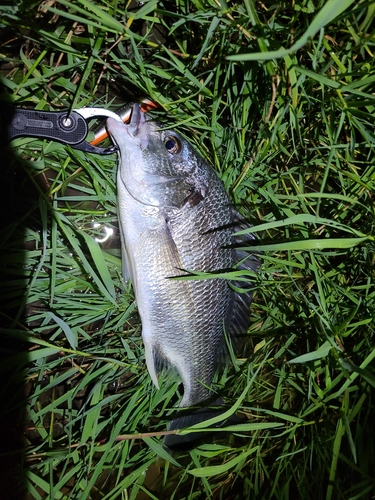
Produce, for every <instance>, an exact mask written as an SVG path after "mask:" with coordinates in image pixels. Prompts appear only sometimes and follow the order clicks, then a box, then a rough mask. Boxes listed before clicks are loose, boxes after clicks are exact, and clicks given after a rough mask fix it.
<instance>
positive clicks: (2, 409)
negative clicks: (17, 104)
mask: <svg viewBox="0 0 375 500" xmlns="http://www.w3.org/2000/svg"><path fill="white" fill-rule="evenodd" d="M1 95H2V96H3V95H4V94H3V93H2V94H1ZM0 106H1V109H0V120H1V121H0V130H1V142H0V154H1V168H0V204H1V205H0V275H1V276H0V335H1V343H0V377H1V384H0V401H1V406H0V429H1V437H2V439H1V451H0V477H1V495H0V496H1V498H6V499H9V500H11V499H17V500H19V499H24V498H25V489H24V470H25V465H24V450H25V446H26V441H25V439H24V432H25V422H26V408H25V404H26V398H27V396H26V380H25V378H24V375H23V371H24V368H25V366H26V365H27V363H28V360H29V351H28V350H29V348H30V345H29V344H28V343H27V342H25V341H24V339H25V335H27V328H25V326H24V318H25V310H26V300H25V297H26V293H27V287H28V282H29V278H28V277H29V276H30V272H27V271H26V269H27V263H26V251H27V242H26V239H25V233H26V228H27V227H29V224H30V218H33V219H34V221H35V220H38V219H37V216H35V217H32V213H33V212H34V211H35V210H36V211H37V210H38V201H37V199H38V197H37V193H36V190H35V188H34V186H33V185H32V183H31V182H30V179H29V178H28V176H27V173H26V170H25V169H24V167H23V161H22V159H21V158H19V157H18V156H17V151H16V150H14V149H13V148H12V147H10V146H9V144H7V141H6V133H5V130H6V126H7V121H9V120H10V119H11V114H9V113H6V116H4V113H1V110H2V109H4V105H2V104H1V103H0ZM34 224H35V222H34Z"/></svg>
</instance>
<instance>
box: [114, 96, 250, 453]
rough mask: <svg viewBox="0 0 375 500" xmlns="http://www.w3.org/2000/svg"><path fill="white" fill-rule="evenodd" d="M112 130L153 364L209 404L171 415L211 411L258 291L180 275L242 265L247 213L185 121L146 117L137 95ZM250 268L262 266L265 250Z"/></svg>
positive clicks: (126, 238) (123, 229)
mask: <svg viewBox="0 0 375 500" xmlns="http://www.w3.org/2000/svg"><path fill="white" fill-rule="evenodd" d="M107 130H108V132H109V135H110V137H111V139H112V140H113V142H114V143H115V144H116V145H117V147H118V155H119V160H118V162H119V167H118V173H117V200H118V219H119V227H120V236H121V248H122V264H123V278H124V280H125V281H126V282H128V281H129V280H130V281H131V283H132V285H133V289H134V294H135V300H136V304H137V307H138V312H139V315H140V319H141V324H142V340H143V344H144V348H145V358H146V365H147V369H148V372H149V374H150V377H151V379H152V381H153V383H154V384H155V386H156V387H157V388H159V382H158V375H159V374H160V372H161V371H162V370H163V369H173V370H175V371H177V373H178V375H179V377H180V378H181V381H182V384H183V389H184V392H183V397H182V400H181V402H180V405H179V406H180V407H181V408H185V407H196V406H198V407H200V409H198V410H197V411H193V412H191V413H189V414H186V416H185V412H183V413H182V417H181V416H180V417H177V418H175V419H174V420H173V421H172V422H171V423H170V425H169V430H174V429H180V428H182V427H187V426H190V425H192V424H193V423H196V422H199V421H202V420H205V419H207V418H209V417H210V416H212V414H213V413H212V412H211V413H207V412H205V411H204V406H205V402H207V401H209V400H210V398H212V396H213V391H212V388H211V386H212V382H213V379H214V376H215V374H216V372H217V370H218V369H220V365H221V360H222V359H223V358H224V357H225V349H226V348H225V345H226V343H225V333H224V332H226V334H228V335H234V334H236V332H237V333H238V332H239V331H241V332H242V333H244V332H245V333H246V330H247V327H248V321H249V316H250V314H249V304H250V302H251V295H250V294H246V293H237V292H236V291H235V290H234V289H233V288H232V287H230V286H229V283H228V281H227V280H225V279H220V278H217V277H215V278H212V279H211V278H210V279H204V280H202V279H196V280H181V279H176V278H178V277H181V276H184V275H186V274H188V273H189V272H193V271H203V272H207V273H210V272H221V271H223V270H228V269H231V268H233V266H234V265H236V264H237V263H238V261H239V260H241V259H242V258H243V254H241V253H239V252H238V251H237V250H236V249H235V248H234V246H233V239H232V234H233V231H234V224H235V223H237V221H238V217H239V215H238V213H237V212H236V211H235V209H234V208H233V206H232V204H231V202H230V199H229V196H228V194H227V192H226V190H225V188H224V186H223V183H222V182H221V180H220V179H219V177H218V175H217V173H216V172H215V171H214V169H213V168H212V167H211V166H210V165H209V164H208V162H206V161H205V160H204V159H203V158H202V156H201V155H200V154H199V153H198V152H197V151H196V150H195V149H194V148H193V147H192V146H191V145H190V143H189V142H188V141H187V140H186V139H185V138H184V137H182V136H181V135H180V134H178V133H177V132H176V131H174V130H163V129H162V127H161V125H160V124H158V123H156V122H154V121H152V120H146V115H145V113H144V112H143V111H142V109H141V108H140V106H139V105H138V104H135V105H133V107H132V110H131V117H130V121H129V122H128V123H122V122H119V121H116V120H113V119H111V118H108V119H107ZM247 268H248V269H253V270H256V268H257V259H256V258H251V259H250V263H249V264H248V265H247ZM218 401H219V400H216V401H215V404H216V403H217V402H218ZM219 403H220V401H219ZM179 413H180V412H179ZM188 436H190V438H189V437H188ZM189 439H190V440H193V439H194V434H193V433H192V434H187V435H185V436H178V435H177V434H174V435H173V434H170V435H167V436H165V438H164V444H165V445H166V446H168V447H172V446H178V445H179V444H182V443H183V442H186V441H189Z"/></svg>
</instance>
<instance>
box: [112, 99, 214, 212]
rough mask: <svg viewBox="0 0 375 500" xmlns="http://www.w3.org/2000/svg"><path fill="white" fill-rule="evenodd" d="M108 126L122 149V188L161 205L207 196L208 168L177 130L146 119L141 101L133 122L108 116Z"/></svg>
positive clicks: (192, 203)
mask: <svg viewBox="0 0 375 500" xmlns="http://www.w3.org/2000/svg"><path fill="white" fill-rule="evenodd" d="M107 129H108V132H109V134H110V136H111V138H112V140H113V141H114V142H115V144H117V146H118V149H119V156H120V161H119V175H118V180H119V184H121V185H119V189H123V188H124V189H126V190H127V191H128V192H129V194H130V195H131V196H132V197H133V198H134V199H136V200H137V201H138V202H140V203H142V204H144V205H148V206H152V207H159V208H172V209H175V208H182V207H184V206H185V205H187V206H189V207H193V206H195V205H197V204H198V203H199V202H200V201H201V200H202V199H204V197H205V193H206V191H207V186H208V178H207V177H208V176H207V167H206V168H204V167H203V165H202V164H203V163H204V162H203V160H202V158H200V156H199V155H198V154H197V153H196V152H195V151H194V150H193V149H192V148H191V146H190V145H189V143H188V142H187V141H186V140H185V139H184V138H182V137H181V136H180V135H179V134H178V133H177V132H175V131H172V130H160V127H159V126H158V125H157V124H156V123H155V122H150V121H146V118H145V114H144V112H143V111H142V110H141V108H140V106H139V105H138V104H135V105H134V106H133V109H132V114H131V118H130V122H129V123H127V124H126V123H122V122H119V121H116V120H114V119H112V118H108V120H107Z"/></svg>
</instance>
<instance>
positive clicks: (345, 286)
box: [0, 0, 375, 500]
mask: <svg viewBox="0 0 375 500" xmlns="http://www.w3.org/2000/svg"><path fill="white" fill-rule="evenodd" d="M374 11H375V3H374V2H371V1H361V2H354V1H350V0H348V1H346V2H343V1H342V0H340V1H339V0H329V1H328V2H323V1H320V0H317V1H316V2H312V1H310V0H296V1H295V2H293V3H291V2H281V3H278V4H274V3H271V2H263V3H254V2H253V1H252V0H246V1H245V2H244V3H243V4H242V3H225V2H219V1H216V0H209V1H205V2H203V1H202V2H201V1H199V0H194V1H192V2H186V1H185V0H182V1H178V2H163V3H161V2H159V3H157V2H156V1H154V0H149V1H147V2H145V3H143V4H140V5H139V6H134V5H133V4H130V2H129V3H128V4H125V3H123V2H118V1H115V0H110V1H108V2H104V1H99V0H95V1H93V2H88V1H87V0H76V1H69V0H59V1H55V2H54V1H52V2H46V3H45V4H40V3H38V2H26V1H23V2H19V3H18V4H17V5H13V4H12V3H11V2H5V4H4V5H2V6H0V13H1V15H0V19H1V21H0V23H1V26H2V33H1V42H2V43H1V49H0V55H1V60H2V62H1V68H0V73H1V82H2V85H3V91H2V94H1V97H2V99H7V100H10V101H12V102H15V103H16V104H19V105H25V106H30V107H36V108H37V109H40V110H56V109H57V110H59V109H74V108H76V107H82V106H86V105H90V106H93V105H95V106H103V107H110V108H111V109H114V108H115V107H116V105H119V104H122V103H124V102H130V101H132V100H136V99H138V98H142V97H148V98H151V99H153V100H154V101H155V102H157V103H159V104H160V105H161V108H160V109H159V110H158V111H154V112H153V115H154V116H157V115H158V116H159V119H160V120H161V121H162V122H163V123H165V124H166V125H168V126H173V127H176V128H177V129H178V130H179V131H180V132H182V133H183V134H185V135H186V136H187V137H188V138H189V140H190V141H191V142H192V143H193V144H195V146H196V147H197V149H199V150H200V152H201V153H202V155H203V156H205V157H206V158H207V159H208V160H209V161H210V162H211V163H212V164H213V165H214V167H215V169H216V170H217V171H218V173H219V175H220V177H221V179H222V180H223V182H224V184H225V186H226V188H227V190H228V192H229V193H230V196H231V198H232V200H233V202H234V204H235V205H236V206H237V208H238V209H239V210H240V211H241V213H242V214H243V215H244V216H246V217H247V218H248V219H249V220H250V221H251V222H252V224H253V226H254V231H255V232H256V234H257V236H258V238H259V241H258V250H261V251H262V253H261V254H260V260H261V262H262V266H261V269H260V271H259V273H258V275H257V276H256V277H254V276H247V275H246V274H244V275H243V280H245V284H247V285H248V286H249V287H251V288H252V289H253V290H254V303H253V306H252V308H251V311H250V314H251V319H252V326H251V328H250V329H249V332H248V336H249V344H250V345H251V346H252V347H251V348H249V349H248V350H247V351H246V353H243V355H241V357H239V358H236V359H234V360H233V363H232V364H230V365H229V366H228V367H227V369H226V370H225V372H224V373H223V374H222V375H221V376H220V377H219V378H218V380H217V381H216V383H217V390H218V392H219V393H220V394H222V395H223V396H224V398H225V401H226V402H227V404H228V412H234V411H236V409H238V410H239V411H240V412H242V413H243V414H244V415H246V416H247V418H248V423H244V424H240V425H238V426H237V427H231V428H230V429H229V432H227V433H224V432H223V433H219V435H218V436H216V437H215V438H213V439H212V440H210V441H209V442H207V443H206V444H204V445H202V446H200V447H198V448H196V449H194V450H192V451H190V452H186V453H182V454H178V455H174V456H171V455H170V454H169V453H168V452H167V450H165V449H164V448H163V447H162V444H161V443H162V441H161V438H162V435H163V433H164V432H165V430H166V427H167V424H168V421H169V420H170V418H171V416H172V414H173V406H175V405H176V404H177V402H178V397H177V396H176V391H177V392H178V390H179V389H178V385H177V384H178V381H177V380H175V379H174V378H172V377H165V378H164V380H163V383H162V384H161V389H160V390H156V389H155V388H154V387H153V385H152V383H151V381H150V378H149V376H148V373H147V371H146V368H145V364H144V351H143V346H142V342H141V338H140V324H139V319H138V316H137V312H136V308H135V305H134V300H133V296H132V291H131V289H130V288H128V287H127V286H126V285H125V284H124V283H123V281H122V278H121V264H120V253H119V245H118V228H117V223H116V190H115V173H116V161H117V158H116V156H115V155H114V156H111V157H104V156H103V157H102V156H97V155H88V154H85V153H83V152H80V151H76V150H72V149H69V148H66V147H63V146H62V145H60V144H58V143H54V142H51V141H43V140H35V139H29V138H20V139H16V140H15V141H14V142H13V144H12V148H5V149H4V153H3V155H4V160H3V166H2V176H3V177H2V183H1V188H2V195H1V199H2V219H3V224H2V227H1V233H2V234H1V238H0V241H1V262H2V267H1V272H2V280H1V303H2V311H1V335H2V345H1V352H2V356H3V357H2V363H1V371H2V388H1V391H2V401H3V402H5V403H3V404H2V410H1V413H2V417H1V418H2V427H1V428H2V438H3V447H2V453H1V460H2V462H1V469H2V473H3V475H4V484H3V486H2V488H3V493H4V494H5V495H7V498H17V499H19V498H25V499H44V498H46V499H47V498H53V499H80V500H82V499H86V498H87V499H94V500H95V499H103V500H104V499H106V500H109V499H118V498H123V499H137V500H143V499H147V498H151V499H165V498H168V499H175V500H182V499H194V498H195V499H197V498H216V499H225V500H228V499H233V500H234V499H243V498H257V499H267V500H268V499H276V500H286V499H289V498H308V499H310V498H314V499H316V500H320V499H325V500H331V499H343V500H349V499H350V500H354V499H367V498H373V496H374V495H375V480H374V466H375V446H374V444H375V443H374V423H373V422H374V418H375V409H374V404H375V403H374V387H375V373H374V371H375V370H374V358H375V342H374V326H373V325H374V316H375V288H374V221H375V217H374V191H375V184H374V179H375V161H374V148H375V135H374V121H375V120H374V109H375V108H374V105H375V98H374V95H373V87H374V81H375V59H374V54H373V52H374V45H375V39H374V33H375V31H374V30H375V26H374V22H373V16H374ZM296 49H297V50H296ZM254 54H255V55H254ZM106 228H107V229H106ZM108 229H111V230H113V233H114V236H113V237H111V238H110V239H109V240H108V241H106V242H105V243H100V242H98V240H101V239H103V238H104V236H105V235H106V231H107V230H108ZM248 250H249V251H251V250H252V249H248ZM229 276H230V275H229ZM207 425H208V424H207Z"/></svg>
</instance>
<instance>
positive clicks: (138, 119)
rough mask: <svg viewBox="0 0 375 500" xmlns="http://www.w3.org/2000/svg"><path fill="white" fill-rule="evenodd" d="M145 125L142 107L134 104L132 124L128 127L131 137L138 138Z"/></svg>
mask: <svg viewBox="0 0 375 500" xmlns="http://www.w3.org/2000/svg"><path fill="white" fill-rule="evenodd" d="M145 123H146V118H145V114H144V112H143V111H142V110H141V107H140V105H139V104H134V106H133V108H132V112H131V115H130V122H129V125H128V133H129V135H131V136H132V137H136V136H137V135H138V134H139V133H140V130H141V128H142V126H143V125H144V124H145Z"/></svg>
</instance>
